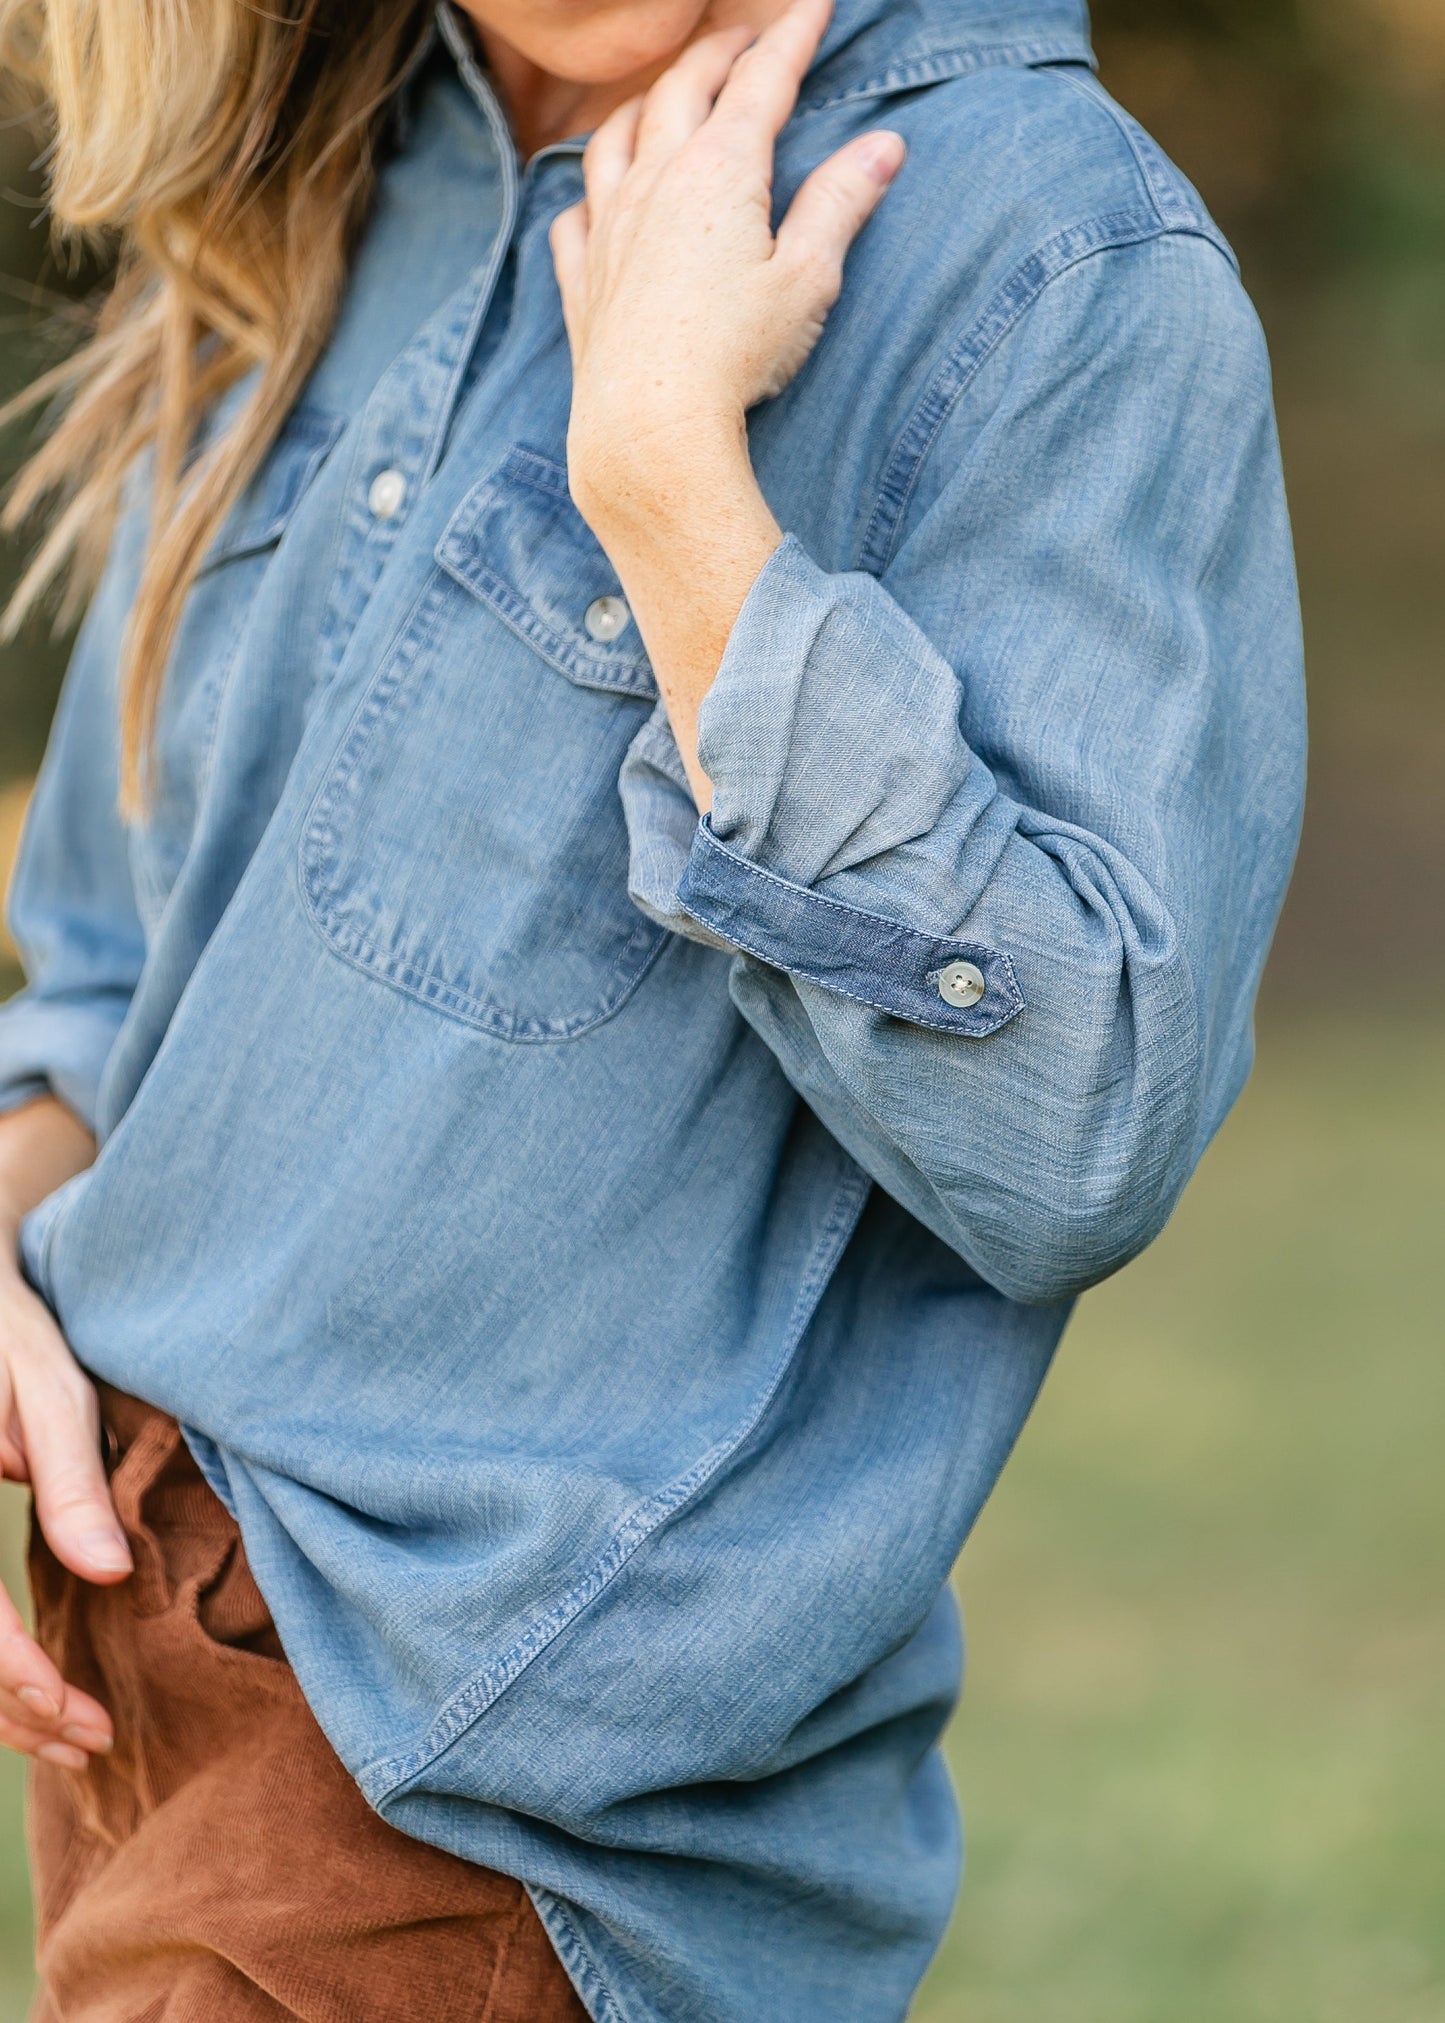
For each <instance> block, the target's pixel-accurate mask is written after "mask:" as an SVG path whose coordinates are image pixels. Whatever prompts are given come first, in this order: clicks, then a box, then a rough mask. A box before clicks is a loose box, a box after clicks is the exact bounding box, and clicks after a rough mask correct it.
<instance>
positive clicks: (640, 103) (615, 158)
mask: <svg viewBox="0 0 1445 2023" xmlns="http://www.w3.org/2000/svg"><path fill="white" fill-rule="evenodd" d="M645 103H646V101H645V100H644V99H642V98H640V97H639V98H629V99H627V100H626V101H625V103H623V104H622V105H619V106H618V107H617V108H616V110H615V111H613V112H610V113H609V114H608V115H607V117H606V119H604V120H603V122H602V124H601V126H599V127H598V129H597V131H596V133H594V134H593V136H592V138H591V140H590V141H588V143H587V145H586V147H585V148H584V149H583V150H582V184H583V188H584V189H585V190H586V192H587V203H588V206H589V208H590V209H591V210H592V211H593V213H594V214H596V215H598V216H600V215H601V213H602V211H603V210H604V209H605V208H606V206H607V204H608V203H609V202H610V201H611V199H612V197H613V195H614V194H615V192H616V190H617V186H618V184H619V183H620V182H621V181H622V178H623V177H624V176H625V175H626V174H627V171H628V170H629V169H630V168H631V167H632V163H633V159H634V157H635V155H636V152H637V130H638V126H639V123H640V121H641V119H642V114H643V107H644V105H645Z"/></svg>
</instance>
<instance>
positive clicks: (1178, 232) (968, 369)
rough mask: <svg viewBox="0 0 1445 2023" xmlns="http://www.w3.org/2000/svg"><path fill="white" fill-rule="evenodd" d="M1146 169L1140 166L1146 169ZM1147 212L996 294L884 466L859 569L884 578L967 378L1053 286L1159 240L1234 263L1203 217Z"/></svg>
mask: <svg viewBox="0 0 1445 2023" xmlns="http://www.w3.org/2000/svg"><path fill="white" fill-rule="evenodd" d="M1141 173H1142V169H1141ZM1150 194H1151V201H1150V208H1149V209H1148V210H1147V211H1141V210H1123V211H1109V212H1104V213H1102V214H1101V215H1099V216H1098V217H1095V218H1090V219H1087V220H1085V221H1084V223H1082V224H1078V225H1071V226H1069V227H1067V228H1066V229H1065V230H1064V231H1062V232H1059V233H1057V234H1056V235H1055V237H1054V238H1052V239H1049V240H1046V241H1045V243H1044V244H1043V245H1042V246H1040V247H1038V248H1037V249H1036V250H1035V251H1034V252H1033V253H1031V254H1030V255H1029V257H1028V258H1027V259H1026V260H1025V261H1024V262H1023V263H1022V265H1021V266H1019V267H1017V268H1016V269H1015V270H1014V272H1013V273H1012V274H1011V275H1010V276H1009V278H1008V280H1006V281H1005V282H1004V283H1003V284H1002V285H1001V286H1000V287H999V288H998V289H997V290H996V291H995V293H994V294H993V296H992V297H991V298H990V300H989V301H988V302H987V303H986V304H985V305H984V308H983V310H982V311H981V313H980V314H979V315H978V316H977V317H976V318H975V319H974V321H973V323H972V324H971V325H970V326H969V327H968V329H967V330H966V331H965V333H964V335H963V336H962V337H961V338H960V339H959V341H958V342H957V343H956V344H955V345H954V346H953V347H952V349H951V350H950V351H949V352H948V354H947V355H946V357H945V358H944V360H943V363H942V364H941V365H940V366H939V368H938V370H937V372H935V374H934V375H933V378H932V380H931V381H930V382H929V384H928V387H927V389H926V391H925V392H924V394H923V397H922V399H921V400H920V401H919V402H918V404H917V406H916V407H915V408H914V410H913V413H912V415H911V416H910V418H909V420H908V421H907V423H906V424H905V425H904V428H903V430H902V433H901V434H900V435H899V437H898V440H897V442H896V444H895V445H894V448H893V452H892V454H891V456H890V457H889V459H888V462H887V464H886V465H885V466H884V470H883V477H882V481H881V483H880V485H879V488H878V497H877V500H876V502H875V504H874V507H873V512H872V514H871V516H870V518H869V521H868V526H867V529H866V530H865V532H864V535H863V540H862V542H861V544H860V547H859V551H858V562H857V567H858V568H859V569H860V570H863V571H865V572H866V573H867V574H869V575H871V576H881V575H882V574H883V572H884V570H885V569H886V567H887V566H888V563H889V562H890V561H891V560H892V558H893V553H894V550H895V547H896V545H897V538H898V531H899V528H900V527H901V526H902V523H903V519H904V515H905V513H906V512H907V508H908V503H909V501H910V499H911V498H912V496H913V493H914V490H915V488H916V486H917V484H918V479H919V476H920V474H921V472H922V470H923V466H924V464H925V463H926V462H927V460H928V456H929V452H930V451H931V450H932V448H933V445H934V443H935V442H936V441H937V439H938V437H939V435H940V433H941V432H942V429H943V425H944V423H945V422H946V421H947V419H948V417H949V415H950V414H951V413H952V412H953V410H954V408H955V407H956V406H957V405H958V402H959V401H960V400H961V399H962V397H963V395H964V393H965V392H966V390H967V388H968V387H969V385H970V383H971V382H972V381H973V380H974V379H975V378H976V377H977V375H978V373H979V372H980V370H981V369H982V367H983V366H984V364H985V363H986V362H987V360H988V359H989V358H990V357H991V356H992V355H993V353H994V352H995V351H996V350H997V349H998V347H999V345H1000V344H1001V343H1002V342H1003V340H1004V339H1005V337H1007V336H1008V334H1009V332H1010V331H1011V330H1013V329H1014V328H1015V326H1016V325H1017V324H1018V323H1020V322H1021V321H1022V319H1023V317H1024V315H1025V313H1026V312H1027V311H1028V310H1029V309H1031V308H1032V307H1033V305H1034V303H1035V302H1037V301H1038V299H1039V297H1040V296H1041V295H1042V294H1043V293H1044V291H1045V289H1047V288H1048V287H1049V285H1050V284H1051V283H1052V282H1054V281H1057V280H1058V279H1060V277H1061V276H1063V275H1064V274H1067V273H1069V272H1070V271H1071V270H1072V269H1073V268H1075V267H1077V266H1080V265H1081V264H1082V263H1083V262H1084V261H1085V260H1088V259H1091V258H1093V256H1094V255H1095V254H1099V253H1108V252H1119V251H1123V250H1125V249H1127V248H1128V247H1130V246H1138V245H1145V244H1148V243H1149V241H1151V240H1154V239H1170V238H1182V239H1188V238H1195V239H1202V240H1203V241H1204V243H1205V244H1206V245H1209V246H1213V247H1214V248H1215V250H1216V251H1217V252H1218V253H1220V254H1221V255H1222V256H1223V257H1224V258H1225V259H1226V260H1229V261H1230V264H1231V266H1232V265H1233V261H1232V258H1231V256H1230V254H1229V251H1228V248H1227V246H1226V245H1225V243H1224V241H1223V240H1222V239H1221V238H1220V235H1219V233H1218V232H1217V231H1216V230H1215V229H1214V228H1213V227H1212V226H1211V225H1210V223H1209V221H1208V220H1207V219H1205V218H1197V219H1194V218H1187V217H1186V218H1181V219H1179V220H1177V221H1173V222H1171V221H1170V220H1168V219H1166V218H1165V217H1163V216H1162V215H1161V213H1160V211H1159V208H1158V205H1157V204H1156V203H1155V202H1154V201H1153V195H1152V191H1151V193H1150Z"/></svg>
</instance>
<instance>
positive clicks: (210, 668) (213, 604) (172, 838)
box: [131, 408, 344, 918]
mask: <svg viewBox="0 0 1445 2023" xmlns="http://www.w3.org/2000/svg"><path fill="white" fill-rule="evenodd" d="M343 427H344V422H343V421H342V420H341V419H340V418H339V417H337V416H335V415H329V414H322V413H320V412H318V411H316V410H314V409H310V408H298V409H297V410H296V411H295V412H294V413H293V414H292V416H291V418H290V420H289V421H288V422H287V424H286V427H285V428H284V430H283V431H282V433H281V435H280V436H279V437H278V439H277V441H276V443H275V445H274V447H273V448H272V450H271V453H270V455H269V456H268V457H267V459H266V462H265V463H264V464H263V466H262V468H261V470H260V471H259V473H258V474H257V476H256V477H255V478H254V479H253V480H252V482H251V484H250V485H249V486H248V487H247V489H246V491H245V492H244V493H243V494H242V496H241V498H240V499H239V500H238V501H237V502H236V505H235V507H234V508H233V509H232V511H231V514H230V516H229V517H228V519H227V520H226V522H225V524H224V526H223V527H222V529H221V531H220V533H219V535H218V536H217V537H216V540H215V542H214V544H213V545H212V547H211V549H210V551H209V553H208V554H207V556H206V559H205V561H204V563H203V564H202V566H201V569H200V572H199V574H198V575H197V577H196V581H195V585H194V587H193V588H192V590H191V593H190V596H189V597H188V598H187V600H186V609H185V613H184V615H183V617H182V620H181V626H180V631H179V633H178V635H177V638H176V643H175V648H174V650H173V652H172V654H171V659H170V664H169V666H168V667H167V669H166V678H165V683H164V686H163V688H162V690H161V704H160V712H159V715H158V718H157V722H156V747H155V757H156V769H155V780H154V785H153V794H152V805H151V809H150V811H149V814H148V816H147V819H146V821H145V822H144V823H142V824H140V825H139V826H138V827H137V828H136V829H135V830H134V831H133V832H132V838H131V862H132V871H133V876H134V882H135V886H136V894H137V899H138V902H139V904H140V906H141V909H142V912H143V913H145V914H146V915H147V916H148V917H150V918H154V917H155V916H156V915H157V914H158V913H159V911H160V909H161V907H162V906H164V904H165V901H166V899H167V897H168V896H169V894H170V890H171V887H172V886H173V885H174V883H175V880H176V878H177V876H178V875H179V872H180V868H181V865H182V864H183V862H184V861H185V856H186V851H187V849H188V848H189V845H190V840H191V836H192V834H193V832H194V829H195V824H196V817H197V813H198V811H199V808H200V804H201V801H202V799H203V797H204V794H205V789H206V782H207V780H208V778H209V775H210V769H211V765H212V760H213V756H214V750H215V741H216V726H217V721H218V719H219V716H220V709H221V701H222V698H223V696H224V695H225V691H226V685H227V682H228V680H229V678H230V674H231V670H232V668H233V667H234V666H235V663H236V659H237V656H238V655H239V653H240V651H241V648H242V646H243V644H244V639H245V618H246V611H247V607H248V606H249V604H250V601H251V599H252V597H253V596H254V594H255V590H256V585H257V582H258V580H259V572H260V571H261V570H263V569H264V568H265V566H266V563H267V562H268V561H269V560H270V558H271V555H272V553H273V552H274V550H275V549H276V548H277V547H278V546H279V544H280V541H281V537H282V535H283V534H284V533H285V531H286V528H287V527H288V525H289V524H290V522H291V520H292V517H293V516H294V514H295V512H296V509H297V507H298V506H299V505H300V503H301V501H302V499H303V498H304V497H305V495H306V493H307V491H308V489H309V488H310V485H311V482H312V480H313V479H314V478H315V476H316V474H317V472H318V471H319V470H320V468H321V466H322V464H323V463H324V462H325V460H326V458H327V456H328V454H329V453H330V451H331V448H332V446H333V445H334V443H335V442H336V440H337V438H338V436H339V435H340V434H341V431H342V428H343Z"/></svg>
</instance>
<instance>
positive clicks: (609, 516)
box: [574, 418, 783, 813]
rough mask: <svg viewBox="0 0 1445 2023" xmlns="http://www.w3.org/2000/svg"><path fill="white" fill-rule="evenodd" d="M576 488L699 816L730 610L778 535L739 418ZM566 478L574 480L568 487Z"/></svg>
mask: <svg viewBox="0 0 1445 2023" xmlns="http://www.w3.org/2000/svg"><path fill="white" fill-rule="evenodd" d="M609 461H610V462H611V463H612V464H613V468H611V469H609V470H606V471H604V472H602V473H599V474H598V475H597V477H595V478H594V477H591V476H590V473H589V481H587V482H585V483H584V484H583V485H582V486H580V487H578V489H580V490H581V493H582V496H581V498H580V499H579V505H580V506H581V508H582V510H583V512H584V513H585V514H586V516H587V518H588V519H589V521H590V522H591V524H592V529H593V532H594V533H595V534H596V535H597V538H598V539H599V541H601V543H602V545H603V547H604V548H605V549H606V551H607V554H608V556H609V557H610V559H611V561H612V564H613V566H614V568H615V569H616V570H617V574H618V577H619V579H620V580H621V583H622V588H623V591H624V593H625V595H626V598H627V602H628V605H629V607H630V608H631V611H632V616H633V619H634V621H635V623H636V625H637V628H638V631H639V632H640V633H641V635H642V639H643V643H644V645H645V646H646V648H647V652H648V657H649V658H650V660H651V662H652V668H653V673H654V674H655V675H656V677H657V685H658V688H659V690H660V691H661V694H662V698H663V701H664V703H665V704H666V707H667V714H668V718H669V721H670V722H671V724H672V731H673V736H674V737H675V738H676V740H677V746H678V750H679V752H680V753H681V754H682V760H683V764H684V765H685V766H686V768H687V776H688V780H689V782H690V783H691V786H692V792H693V797H694V799H695V800H696V802H697V805H698V807H699V809H700V810H702V812H703V813H706V812H707V810H708V809H709V808H710V807H711V806H712V783H711V781H710V780H709V779H708V776H707V774H706V773H705V772H704V771H703V769H702V766H701V764H700V762H699V759H698V754H697V718H698V711H699V709H700V708H701V706H702V702H703V698H704V697H705V696H706V694H707V692H708V690H709V689H710V688H711V687H712V684H713V681H714V679H715V678H716V675H717V671H718V669H719V667H720V666H721V665H722V658H723V652H724V650H725V648H726V646H727V642H728V638H729V636H730V634H731V632H732V629H733V626H734V625H735V623H736V622H737V617H738V613H739V612H740V611H741V610H742V608H743V605H744V603H745V602H746V600H747V596H748V592H749V591H750V590H751V589H752V587H753V584H754V583H755V582H756V581H757V578H758V576H759V574H760V573H761V571H762V569H763V567H764V565H765V564H766V563H767V561H768V559H769V558H770V557H771V555H772V554H773V553H774V551H775V550H776V549H777V548H778V546H779V545H780V543H781V541H782V538H783V534H782V529H781V528H780V527H779V525H778V523H777V521H776V520H775V519H774V518H773V515H772V513H771V511H770V510H769V507H768V503H767V501H766V499H765V498H764V497H763V495H762V492H761V490H760V489H759V487H758V482H757V479H756V478H755V477H754V475H753V469H752V464H751V462H750V461H749V458H748V449H747V437H746V431H745V429H744V428H743V426H742V423H741V418H739V423H738V426H737V427H736V429H733V428H730V427H728V426H727V425H725V424H718V425H715V426H710V427H699V428H698V429H696V430H694V431H688V432H687V434H686V436H685V437H684V438H683V439H682V440H673V441H669V442H667V443H666V444H659V443H658V442H656V440H654V441H653V442H651V443H649V444H646V445H642V446H640V447H639V448H638V449H635V450H633V451H631V452H630V453H629V454H628V455H627V456H626V459H625V461H624V459H622V458H618V459H615V460H611V459H610V460H609ZM575 482H576V481H575V480H574V484H575Z"/></svg>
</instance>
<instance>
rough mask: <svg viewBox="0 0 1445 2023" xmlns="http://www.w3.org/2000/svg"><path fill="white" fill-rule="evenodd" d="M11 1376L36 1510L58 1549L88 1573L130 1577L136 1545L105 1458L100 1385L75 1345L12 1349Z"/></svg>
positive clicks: (75, 1569)
mask: <svg viewBox="0 0 1445 2023" xmlns="http://www.w3.org/2000/svg"><path fill="white" fill-rule="evenodd" d="M10 1377H11V1382H12V1384H13V1385H14V1388H15V1411H16V1415H17V1417H18V1419H19V1421H20V1430H21V1435H22V1438H23V1441H24V1446H25V1457H26V1462H27V1465H28V1468H29V1472H30V1482H31V1487H32V1489H33V1490H34V1494H35V1514H36V1517H37V1518H38V1519H39V1522H40V1529H41V1530H42V1532H44V1534H45V1538H46V1542H47V1543H48V1545H49V1547H50V1549H51V1551H52V1552H53V1553H54V1554H55V1557H56V1558H57V1559H58V1560H59V1561H60V1562H61V1564H62V1565H63V1566H67V1567H69V1568H70V1571H71V1572H72V1573H77V1574H79V1575H80V1576H81V1578H82V1579H83V1580H90V1581H100V1582H110V1581H117V1580H124V1578H125V1577H126V1575H127V1574H128V1573H129V1572H130V1571H131V1556H130V1547H129V1546H128V1545H127V1544H126V1538H125V1533H124V1532H123V1531H122V1530H121V1528H120V1523H119V1520H118V1519H117V1517H116V1514H115V1505H114V1504H113V1503H112V1502H111V1498H110V1485H109V1484H108V1483H107V1481H106V1479H105V1468H104V1466H103V1464H102V1462H101V1457H100V1411H99V1407H98V1405H97V1403H96V1396H95V1389H94V1387H93V1386H92V1385H91V1384H89V1383H88V1382H87V1381H86V1379H85V1378H84V1377H83V1376H82V1375H81V1372H80V1368H79V1365H78V1364H76V1363H75V1361H74V1360H73V1358H72V1357H71V1355H70V1352H69V1351H68V1350H64V1351H63V1353H62V1354H57V1355H55V1356H53V1357H52V1356H49V1355H41V1356H35V1355H33V1354H32V1355H30V1356H27V1357H25V1358H24V1359H21V1358H19V1357H16V1356H14V1355H12V1357H11V1361H10Z"/></svg>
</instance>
